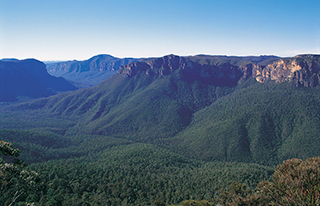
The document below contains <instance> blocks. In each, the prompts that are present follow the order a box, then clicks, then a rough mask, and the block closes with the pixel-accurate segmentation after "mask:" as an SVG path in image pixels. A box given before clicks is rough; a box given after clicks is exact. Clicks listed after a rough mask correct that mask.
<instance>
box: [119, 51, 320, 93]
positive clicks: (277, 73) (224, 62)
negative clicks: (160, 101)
mask: <svg viewBox="0 0 320 206" xmlns="http://www.w3.org/2000/svg"><path fill="white" fill-rule="evenodd" d="M247 59H248V58H247ZM267 60H268V59H267ZM172 73H176V74H177V75H180V77H181V79H182V80H185V81H196V80H199V81H201V82H205V83H206V84H212V85H217V86H235V85H237V84H238V83H241V82H243V81H244V80H246V79H248V78H255V79H256V80H257V81H258V82H261V83H263V82H268V81H275V82H277V83H280V82H292V83H294V84H295V85H296V86H305V87H315V86H317V85H318V84H320V55H297V56H295V57H292V58H277V59H276V58H274V57H270V60H269V62H268V63H266V62H265V61H264V62H263V61H260V62H253V61H248V60H246V61H245V60H244V58H241V57H219V56H197V58H195V57H179V56H175V55H168V56H165V57H162V58H158V59H150V60H145V61H142V62H135V63H131V64H128V65H124V66H122V67H121V68H120V69H119V71H118V74H120V75H121V76H123V77H126V78H129V77H132V76H136V75H140V76H141V75H147V76H152V77H161V76H164V75H170V74H172Z"/></svg>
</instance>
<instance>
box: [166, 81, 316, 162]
mask: <svg viewBox="0 0 320 206" xmlns="http://www.w3.org/2000/svg"><path fill="white" fill-rule="evenodd" d="M319 97H320V90H319V88H297V87H293V86H292V85H290V84H288V83H281V84H275V83H272V82H270V83H266V84H258V83H255V84H254V85H252V86H250V87H247V88H245V89H241V90H237V91H236V92H234V93H232V94H230V95H227V96H225V97H223V98H220V99H219V100H218V101H216V102H214V103H213V104H212V105H210V106H209V107H206V108H205V109H203V110H200V111H199V112H197V113H195V114H194V118H193V121H192V122H191V124H190V126H189V127H188V128H187V129H186V130H184V131H183V132H181V133H180V134H178V135H177V136H176V137H175V138H174V139H172V140H170V141H169V142H168V143H167V144H169V145H171V148H172V149H174V150H176V151H180V152H181V153H184V154H189V155H190V156H192V157H197V158H198V157H200V158H202V159H206V160H212V159H215V160H221V161H240V162H255V163H260V164H265V165H275V164H279V163H281V162H282V161H283V160H285V159H289V158H302V159H304V158H308V157H313V156H319V155H320V153H319V149H320V148H319V144H320V138H319V134H320V121H319V120H320V98H319Z"/></svg>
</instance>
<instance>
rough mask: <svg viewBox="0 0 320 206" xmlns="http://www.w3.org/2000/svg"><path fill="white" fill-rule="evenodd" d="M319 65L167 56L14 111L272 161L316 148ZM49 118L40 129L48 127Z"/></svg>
mask: <svg viewBox="0 0 320 206" xmlns="http://www.w3.org/2000/svg"><path fill="white" fill-rule="evenodd" d="M109 58H111V57H109ZM61 64H62V63H61ZM97 65H98V64H97ZM319 65H320V56H319V55H298V56H296V57H292V58H279V57H275V56H260V57H227V56H206V55H198V56H189V57H180V56H176V55H168V56H164V57H161V58H150V59H144V60H140V61H136V62H131V63H129V64H126V65H123V66H120V69H119V70H118V71H117V72H116V74H114V75H113V76H112V77H110V78H108V79H107V80H105V81H104V82H102V83H101V84H99V85H97V86H95V87H91V88H86V89H81V90H77V91H74V92H68V93H62V94H58V95H55V96H52V97H48V98H43V99H40V100H34V101H29V102H26V103H22V104H18V105H15V106H14V107H12V108H14V110H15V111H16V112H18V111H37V115H39V114H42V113H43V114H46V115H49V116H50V115H53V117H54V118H57V117H59V118H62V119H64V120H63V121H67V120H68V121H69V126H68V127H67V128H66V129H64V131H61V132H62V133H63V134H65V135H80V134H88V135H100V136H108V137H117V138H121V139H125V140H129V141H137V142H143V143H151V144H155V145H158V146H161V147H165V148H168V149H170V150H172V151H175V152H178V153H180V154H182V155H186V156H188V157H192V158H198V159H203V160H208V161H209V160H210V161H211V160H221V161H240V162H254V163H260V164H265V165H275V164H278V163H279V162H281V161H282V160H284V159H287V158H292V157H300V158H306V157H311V156H316V155H320V154H319V151H320V146H319V145H320V139H319V138H318V134H319V133H320V121H319V120H320V90H319V88H318V85H319V83H320V78H319V76H320V74H319V71H320V66H319ZM49 116H48V118H49ZM0 119H1V118H0ZM28 119H29V118H28ZM32 119H36V117H34V118H32ZM1 121H2V122H3V124H4V125H10V123H8V122H6V120H5V119H3V118H2V119H1ZM17 121H23V123H21V125H28V124H29V123H30V122H29V123H27V122H24V120H23V119H22V120H21V119H20V120H17ZM28 121H29V120H28ZM59 121H60V120H59ZM70 121H71V122H70ZM50 122H51V123H50ZM50 122H48V123H47V124H46V126H45V127H46V128H50V127H54V128H56V124H55V126H52V125H51V124H53V121H51V120H50ZM41 124H42V125H43V121H42V122H41ZM32 125H33V127H34V125H37V123H35V122H32ZM50 125H51V126H50ZM6 127H10V126H6ZM63 128H65V126H64V127H63ZM55 130H56V129H55Z"/></svg>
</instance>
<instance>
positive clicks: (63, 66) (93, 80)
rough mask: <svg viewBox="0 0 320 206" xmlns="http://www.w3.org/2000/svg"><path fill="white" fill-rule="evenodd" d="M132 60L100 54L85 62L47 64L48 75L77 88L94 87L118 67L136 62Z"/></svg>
mask: <svg viewBox="0 0 320 206" xmlns="http://www.w3.org/2000/svg"><path fill="white" fill-rule="evenodd" d="M138 60H139V59H134V58H123V59H121V58H116V57H113V56H110V55H106V54H101V55H97V56H94V57H92V58H90V59H88V60H85V61H76V60H74V61H66V62H53V63H48V64H47V70H48V72H49V74H51V75H53V76H56V77H63V78H65V79H68V80H69V81H72V82H74V84H75V85H77V86H79V87H89V86H94V85H97V84H99V83H100V82H102V81H103V80H106V79H108V78H109V77H111V76H112V75H113V74H115V73H116V72H117V70H118V69H119V68H120V66H122V65H125V64H128V63H131V62H135V61H138Z"/></svg>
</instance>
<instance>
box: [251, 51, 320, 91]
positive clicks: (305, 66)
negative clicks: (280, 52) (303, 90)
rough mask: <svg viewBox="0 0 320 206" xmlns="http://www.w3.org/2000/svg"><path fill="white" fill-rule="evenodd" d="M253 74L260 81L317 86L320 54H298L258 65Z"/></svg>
mask: <svg viewBox="0 0 320 206" xmlns="http://www.w3.org/2000/svg"><path fill="white" fill-rule="evenodd" d="M253 74H254V78H255V79H256V80H257V81H258V82H267V81H270V80H273V81H276V82H278V83H280V82H285V81H289V82H292V83H294V84H295V85H296V86H305V87H315V86H317V85H319V84H320V55H297V56H295V57H293V58H283V59H280V60H277V61H275V62H273V63H271V64H268V65H267V66H265V67H262V66H259V65H256V66H255V67H254V72H253Z"/></svg>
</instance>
